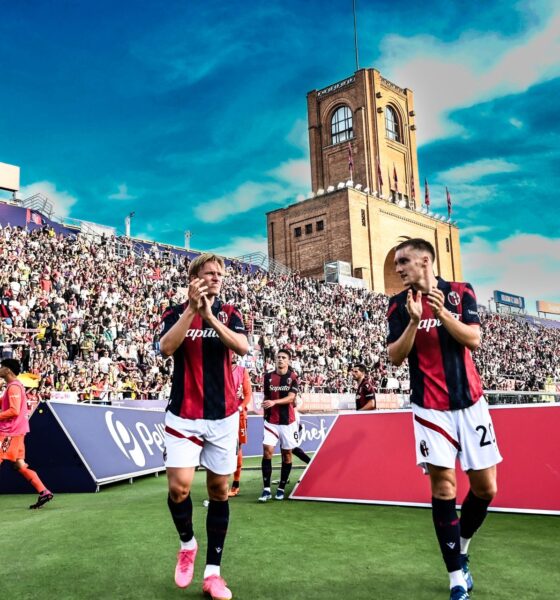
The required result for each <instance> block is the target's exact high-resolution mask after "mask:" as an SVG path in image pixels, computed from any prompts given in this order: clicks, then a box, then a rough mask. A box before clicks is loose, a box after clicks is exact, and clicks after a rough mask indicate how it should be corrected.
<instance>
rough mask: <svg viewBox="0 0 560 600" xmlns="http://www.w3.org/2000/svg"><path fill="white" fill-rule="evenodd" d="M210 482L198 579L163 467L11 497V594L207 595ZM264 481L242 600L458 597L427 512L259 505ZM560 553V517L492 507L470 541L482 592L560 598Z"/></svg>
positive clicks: (237, 565) (246, 527) (7, 527)
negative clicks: (91, 488)
mask: <svg viewBox="0 0 560 600" xmlns="http://www.w3.org/2000/svg"><path fill="white" fill-rule="evenodd" d="M249 462H253V463H254V461H249ZM276 473H277V472H276V471H275V473H274V475H276ZM296 473H299V472H297V471H296V472H295V473H294V475H296ZM296 477H297V475H296ZM293 479H295V478H294V477H292V480H293ZM204 480H205V474H204V473H203V472H199V473H197V474H196V478H195V485H194V487H193V492H192V496H193V504H194V525H195V535H196V536H197V539H198V541H199V545H200V549H199V555H198V559H197V564H196V568H195V578H194V581H193V583H192V585H191V586H190V587H189V588H188V589H187V590H181V589H179V588H177V587H175V584H174V582H173V572H174V568H175V560H176V558H175V557H176V552H177V549H178V538H177V535H176V533H175V530H174V527H173V524H172V521H171V518H170V516H169V514H168V510H167V505H166V497H167V488H166V479H165V477H164V476H160V477H158V478H156V477H153V476H152V477H146V478H143V479H139V480H136V481H135V482H134V484H132V485H129V484H127V483H122V484H118V485H114V486H111V487H108V488H104V489H103V490H102V491H101V492H100V493H99V494H58V495H57V496H56V497H55V499H54V500H53V502H51V503H50V504H48V505H47V506H45V507H44V508H42V509H41V510H36V511H31V510H29V509H28V508H27V507H28V505H29V504H31V503H32V502H33V501H34V500H35V496H32V495H25V496H24V495H5V496H0V514H1V516H2V525H1V532H2V535H1V537H2V540H3V544H4V552H3V553H2V554H3V561H2V562H3V565H2V566H3V568H2V577H1V579H0V590H1V592H2V593H1V595H2V597H3V598H10V600H20V599H21V600H23V599H27V598H29V599H33V600H35V599H37V598H49V599H51V600H63V599H80V600H81V599H89V598H91V599H104V598H107V599H117V600H119V599H128V598H130V599H135V600H143V599H146V600H154V599H157V600H159V599H167V598H169V599H174V598H176V599H180V598H185V599H188V598H193V599H194V598H202V597H203V596H202V592H201V586H202V573H203V569H204V562H205V552H206V533H205V516H206V509H205V508H204V507H203V505H202V502H203V500H204V499H205V498H206V494H205V489H204ZM260 491H261V477H260V472H259V471H249V470H248V471H246V472H244V474H243V477H242V481H241V494H240V496H238V497H237V498H234V499H232V500H231V503H230V506H231V520H230V529H229V533H228V538H227V541H226V546H225V550H224V560H223V563H222V574H223V575H224V577H225V578H226V580H227V581H228V583H229V585H230V587H231V589H232V591H233V593H234V598H235V599H236V600H300V599H301V600H303V599H305V600H330V599H333V600H334V599H341V598H342V599H344V600H362V599H364V600H366V599H367V600H371V599H374V598H375V599H380V600H400V599H403V600H404V599H406V600H411V599H414V600H437V599H442V600H444V599H445V600H447V598H448V597H449V596H448V591H447V587H448V584H447V575H446V573H445V568H444V565H443V561H442V559H441V557H440V554H439V549H438V546H437V542H436V539H435V535H434V533H433V528H432V522H431V513H430V511H429V510H426V509H415V508H395V507H384V506H364V505H357V504H356V505H349V504H334V503H316V502H301V501H284V502H276V501H274V500H272V501H270V502H269V503H267V504H258V503H257V502H256V498H257V497H258V496H259V494H260ZM273 491H274V490H273ZM559 554H560V519H559V518H558V517H546V516H530V515H508V514H502V513H492V514H490V515H489V516H488V519H487V520H486V523H485V525H484V527H483V528H482V530H481V531H480V533H479V534H478V535H477V537H476V538H475V540H474V541H473V542H472V544H471V568H472V572H473V577H474V580H475V590H474V591H473V594H472V598H473V600H484V599H488V600H490V599H492V600H500V599H504V600H505V599H508V600H511V599H512V598H516V599H521V600H531V599H533V598H535V599H536V598H539V599H553V598H558V597H560V575H559V570H558V566H557V561H558V556H559Z"/></svg>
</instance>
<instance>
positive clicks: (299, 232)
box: [294, 227, 301, 237]
mask: <svg viewBox="0 0 560 600" xmlns="http://www.w3.org/2000/svg"><path fill="white" fill-rule="evenodd" d="M294 236H295V237H301V227H296V228H295V229H294Z"/></svg>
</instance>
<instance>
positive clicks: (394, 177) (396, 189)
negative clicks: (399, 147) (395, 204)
mask: <svg viewBox="0 0 560 600" xmlns="http://www.w3.org/2000/svg"><path fill="white" fill-rule="evenodd" d="M393 180H394V181H395V192H397V194H398V193H399V178H398V177H397V168H396V167H395V163H393Z"/></svg>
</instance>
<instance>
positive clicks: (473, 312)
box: [467, 308, 478, 316]
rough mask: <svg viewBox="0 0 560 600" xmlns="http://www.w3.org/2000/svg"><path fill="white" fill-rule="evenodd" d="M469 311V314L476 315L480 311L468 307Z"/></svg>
mask: <svg viewBox="0 0 560 600" xmlns="http://www.w3.org/2000/svg"><path fill="white" fill-rule="evenodd" d="M467 312H468V313H469V315H476V316H478V311H477V310H471V309H470V308H469V309H467Z"/></svg>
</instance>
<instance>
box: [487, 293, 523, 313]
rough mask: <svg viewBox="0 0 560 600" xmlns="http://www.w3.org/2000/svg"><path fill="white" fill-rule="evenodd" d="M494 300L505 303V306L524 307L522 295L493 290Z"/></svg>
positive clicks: (497, 302)
mask: <svg viewBox="0 0 560 600" xmlns="http://www.w3.org/2000/svg"><path fill="white" fill-rule="evenodd" d="M494 302H495V303H496V304H505V305H506V306H513V307H514V308H520V309H521V310H523V309H524V308H525V298H524V297H523V296H516V295H515V294H508V293H506V292H499V291H498V290H494Z"/></svg>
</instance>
